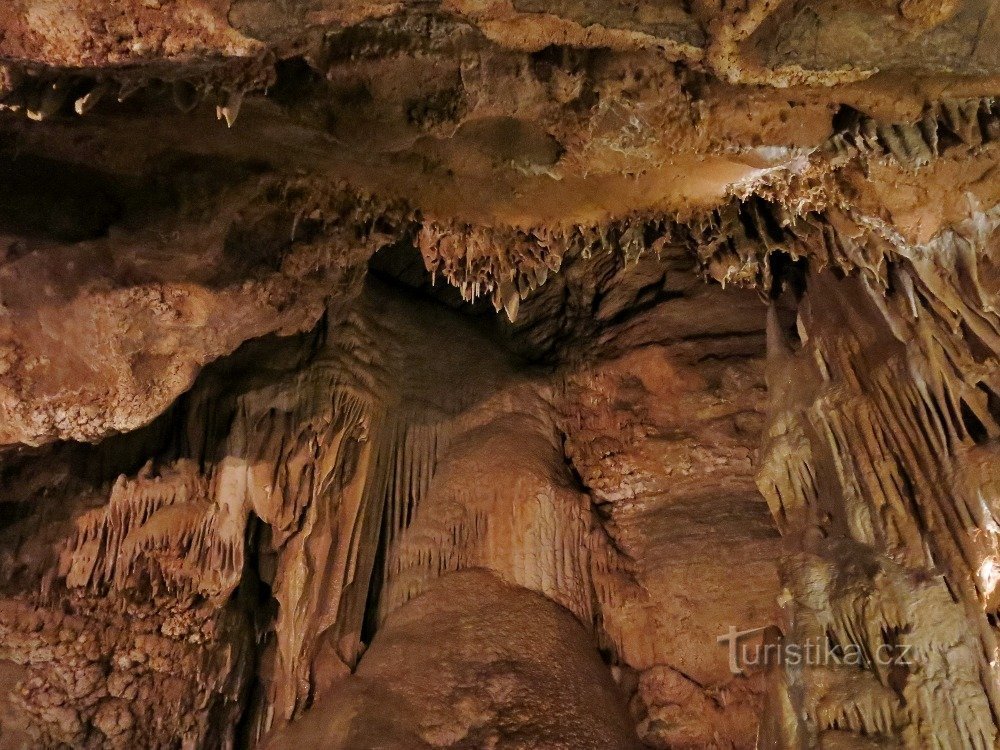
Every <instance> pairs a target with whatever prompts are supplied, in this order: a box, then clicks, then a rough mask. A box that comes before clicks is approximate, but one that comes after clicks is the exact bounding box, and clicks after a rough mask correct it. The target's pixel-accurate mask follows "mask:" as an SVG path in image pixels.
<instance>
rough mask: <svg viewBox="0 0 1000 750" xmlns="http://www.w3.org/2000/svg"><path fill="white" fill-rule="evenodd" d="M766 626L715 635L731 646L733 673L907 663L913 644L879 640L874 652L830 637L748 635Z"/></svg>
mask: <svg viewBox="0 0 1000 750" xmlns="http://www.w3.org/2000/svg"><path fill="white" fill-rule="evenodd" d="M764 630H766V628H764V627H760V628H750V629H748V630H739V629H738V628H736V627H735V626H733V625H730V626H729V631H728V632H727V633H725V634H724V635H720V636H719V637H718V638H716V641H717V642H718V643H725V644H727V645H728V647H729V670H730V671H731V672H732V673H733V674H737V675H738V674H743V673H744V670H745V669H746V668H750V669H760V668H766V667H769V666H772V665H774V666H782V665H785V666H791V667H797V666H800V665H804V666H817V667H825V666H830V665H838V664H846V665H849V666H855V667H867V666H871V665H873V664H874V665H877V666H882V667H888V666H892V665H900V666H907V665H909V664H910V661H909V656H910V651H911V649H912V648H913V647H912V646H910V645H908V644H892V643H882V644H879V645H878V646H877V647H876V648H875V649H874V650H872V652H871V653H869V651H868V650H867V649H865V648H864V647H862V646H860V645H858V644H856V643H848V644H845V645H832V644H831V643H830V641H829V640H828V639H827V638H807V639H805V640H804V641H801V642H795V643H784V642H782V641H773V642H764V643H762V642H759V641H751V640H749V636H752V635H756V634H757V633H763V632H764Z"/></svg>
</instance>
